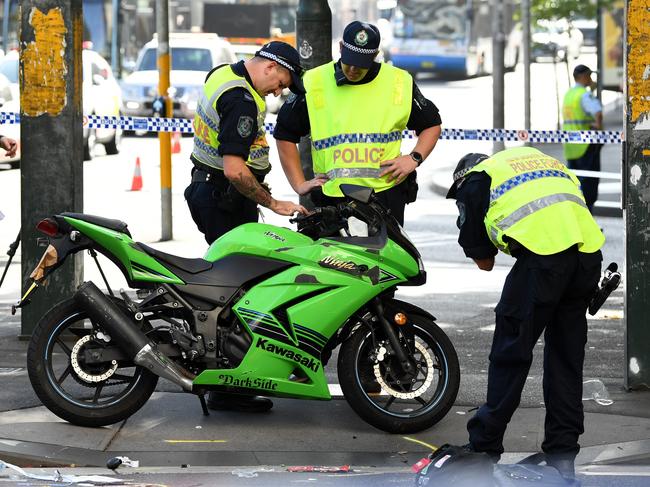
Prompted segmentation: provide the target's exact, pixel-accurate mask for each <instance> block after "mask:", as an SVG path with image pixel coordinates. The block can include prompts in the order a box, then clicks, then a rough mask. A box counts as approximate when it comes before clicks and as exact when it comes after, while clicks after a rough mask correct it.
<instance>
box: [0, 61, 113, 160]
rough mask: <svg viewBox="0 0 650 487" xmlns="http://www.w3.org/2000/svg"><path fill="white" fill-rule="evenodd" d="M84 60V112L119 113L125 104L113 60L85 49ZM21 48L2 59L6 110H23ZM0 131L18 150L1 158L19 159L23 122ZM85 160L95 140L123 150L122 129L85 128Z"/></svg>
mask: <svg viewBox="0 0 650 487" xmlns="http://www.w3.org/2000/svg"><path fill="white" fill-rule="evenodd" d="M81 57H82V62H83V84H82V90H83V91H82V98H83V114H84V115H85V116H87V115H105V116H119V114H120V105H121V104H122V98H121V92H120V86H119V84H118V83H117V81H116V80H115V77H114V76H113V71H112V70H111V66H110V64H108V62H107V61H106V60H105V59H104V58H103V57H102V56H100V55H99V54H98V53H97V52H95V51H91V50H89V49H84V50H83V52H82V56H81ZM18 61H19V60H18V51H10V52H9V53H7V55H6V56H5V57H4V58H2V59H1V60H0V73H2V74H3V75H4V76H6V77H7V78H8V79H9V81H10V82H11V94H12V96H11V100H8V101H7V102H6V103H4V104H3V105H2V111H4V112H16V113H19V112H20V87H19V84H18ZM0 134H2V135H6V136H7V137H11V138H14V139H16V140H17V141H18V147H19V150H18V151H17V153H16V156H15V157H14V158H12V159H11V160H10V159H2V158H1V157H0V162H9V161H18V160H19V159H20V126H19V125H18V124H3V126H2V128H0ZM83 137H84V160H88V159H90V158H91V157H92V153H93V150H94V147H95V145H96V144H103V145H104V148H105V149H106V153H107V154H117V153H118V152H119V150H120V137H121V130H119V129H114V128H101V129H91V128H88V126H87V125H84V128H83Z"/></svg>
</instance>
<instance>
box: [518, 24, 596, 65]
mask: <svg viewBox="0 0 650 487" xmlns="http://www.w3.org/2000/svg"><path fill="white" fill-rule="evenodd" d="M530 37H531V57H532V59H534V60H535V61H539V60H540V59H542V58H551V59H552V60H554V61H567V60H569V59H576V58H577V57H578V56H579V55H580V48H581V47H582V42H583V35H582V32H580V29H577V28H576V27H573V26H571V25H569V24H568V23H566V22H563V21H554V22H551V21H544V20H539V21H537V24H536V25H534V26H533V30H532V33H531V36H530Z"/></svg>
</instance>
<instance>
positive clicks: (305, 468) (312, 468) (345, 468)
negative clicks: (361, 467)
mask: <svg viewBox="0 0 650 487" xmlns="http://www.w3.org/2000/svg"><path fill="white" fill-rule="evenodd" d="M352 471H353V470H352V469H351V468H350V465H341V466H340V467H324V466H316V465H300V466H295V467H287V472H293V473H296V472H318V473H350V472H352Z"/></svg>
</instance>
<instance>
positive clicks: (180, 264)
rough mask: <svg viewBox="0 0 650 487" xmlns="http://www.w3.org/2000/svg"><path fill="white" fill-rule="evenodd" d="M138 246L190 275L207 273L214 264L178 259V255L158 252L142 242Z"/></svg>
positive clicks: (202, 260) (203, 260)
mask: <svg viewBox="0 0 650 487" xmlns="http://www.w3.org/2000/svg"><path fill="white" fill-rule="evenodd" d="M137 244H138V246H139V247H140V248H141V249H142V250H144V251H145V252H146V253H147V254H149V255H150V256H152V257H155V258H156V259H158V260H161V261H163V262H165V263H167V264H170V265H173V266H174V267H177V268H179V269H181V270H184V271H185V272H188V273H190V274H198V273H199V272H203V271H207V270H208V269H210V268H211V267H212V262H208V261H207V260H205V259H188V258H186V257H178V256H177V255H172V254H166V253H165V252H161V251H160V250H156V249H154V248H152V247H149V246H148V245H145V244H143V243H142V242H137Z"/></svg>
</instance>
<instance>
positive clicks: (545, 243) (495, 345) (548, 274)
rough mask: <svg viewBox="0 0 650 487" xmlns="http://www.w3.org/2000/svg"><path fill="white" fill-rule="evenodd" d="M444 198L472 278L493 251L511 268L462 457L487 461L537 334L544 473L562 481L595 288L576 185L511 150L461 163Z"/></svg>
mask: <svg viewBox="0 0 650 487" xmlns="http://www.w3.org/2000/svg"><path fill="white" fill-rule="evenodd" d="M447 198H455V199H456V205H457V206H458V209H459V213H460V216H459V218H458V222H457V224H458V227H459V229H460V234H459V237H458V243H459V244H460V245H461V247H462V248H463V250H464V252H465V255H466V256H467V257H470V258H472V259H473V260H474V262H476V265H477V266H478V267H479V269H481V270H485V271H490V270H492V267H493V265H494V256H495V255H496V253H497V249H498V250H501V251H502V252H505V253H506V254H509V255H512V256H513V257H514V258H515V259H516V262H515V264H514V266H513V267H512V270H511V271H510V273H509V274H508V276H507V278H506V281H505V284H504V286H503V291H502V294H501V299H500V300H499V303H498V305H497V307H496V309H495V313H496V327H495V330H494V337H493V341H492V349H491V352H490V366H489V371H488V389H487V400H486V403H485V404H484V405H483V406H481V407H480V408H479V410H478V412H477V413H476V415H475V416H474V417H473V418H471V419H470V420H469V422H468V424H467V429H468V431H469V444H468V445H467V448H468V449H470V450H471V451H478V452H486V453H488V454H489V455H490V456H492V457H493V458H494V459H495V461H496V460H498V458H499V457H500V455H501V453H503V451H504V450H503V436H504V433H505V430H506V426H507V425H508V422H509V421H510V418H511V417H512V415H513V413H514V412H515V410H516V408H517V406H518V405H519V401H520V398H521V392H522V389H523V387H524V384H525V382H526V376H527V375H528V371H529V369H530V365H531V363H532V359H533V348H534V346H535V343H536V342H537V340H538V338H539V337H540V335H541V333H542V332H544V343H545V345H544V381H543V390H544V403H545V406H546V420H545V437H544V442H543V443H542V450H543V452H544V453H545V458H546V463H547V464H548V465H552V466H554V467H556V468H557V469H558V470H559V471H560V473H561V474H562V475H563V476H564V477H565V478H567V479H572V478H574V476H575V472H574V460H575V456H576V455H577V453H578V451H579V449H580V447H579V445H578V437H579V436H580V435H581V434H582V433H583V432H584V414H583V409H582V367H583V361H584V347H585V343H586V342H587V320H586V317H585V313H586V310H587V305H588V303H589V300H590V298H591V296H592V295H593V293H594V291H595V290H596V288H597V286H598V279H599V277H600V267H601V261H602V255H601V252H600V250H599V249H600V248H601V246H602V245H603V242H604V240H605V238H604V236H603V234H602V232H601V231H600V229H599V227H598V225H597V224H596V222H595V221H594V219H593V217H592V216H591V213H590V212H589V210H588V209H587V205H586V204H585V200H584V197H583V195H582V193H581V191H580V186H579V183H578V180H577V178H576V177H575V175H574V174H573V173H572V172H571V171H570V170H568V169H567V168H566V167H565V166H564V165H563V164H562V163H560V162H558V161H557V160H555V159H553V158H552V157H549V156H547V155H545V154H543V153H542V152H540V151H539V150H537V149H533V148H528V147H518V148H513V149H507V150H504V151H501V152H498V153H496V154H494V155H493V156H492V157H488V156H486V155H484V154H467V155H466V156H465V157H463V158H462V159H461V160H460V162H459V163H458V166H457V167H456V170H455V171H454V182H453V184H452V186H451V188H450V189H449V193H448V194H447Z"/></svg>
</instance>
